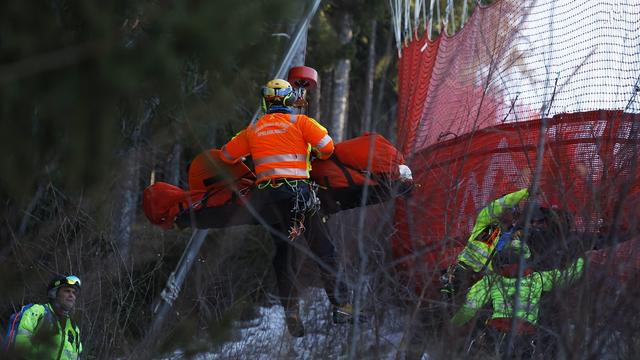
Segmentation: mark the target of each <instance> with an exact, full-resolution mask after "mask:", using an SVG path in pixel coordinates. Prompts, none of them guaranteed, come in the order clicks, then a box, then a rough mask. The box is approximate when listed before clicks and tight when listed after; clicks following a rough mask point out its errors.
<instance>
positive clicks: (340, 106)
mask: <svg viewBox="0 0 640 360" xmlns="http://www.w3.org/2000/svg"><path fill="white" fill-rule="evenodd" d="M339 27H340V28H339V39H340V44H342V45H343V46H345V47H346V46H347V45H348V44H349V43H350V42H351V40H352V39H353V31H352V19H351V14H349V13H347V12H344V13H342V14H341V15H340V25H339ZM350 72H351V60H350V59H348V58H343V59H339V60H338V61H337V62H336V68H335V70H334V73H333V98H332V101H331V103H332V105H333V107H332V111H331V136H332V137H333V140H334V141H335V142H336V143H339V142H341V141H342V140H344V138H345V135H346V134H345V130H346V123H347V111H348V109H349V74H350Z"/></svg>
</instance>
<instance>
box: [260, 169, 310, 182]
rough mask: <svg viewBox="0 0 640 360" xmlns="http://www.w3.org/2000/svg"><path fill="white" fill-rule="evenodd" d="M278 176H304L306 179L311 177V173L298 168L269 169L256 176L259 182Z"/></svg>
mask: <svg viewBox="0 0 640 360" xmlns="http://www.w3.org/2000/svg"><path fill="white" fill-rule="evenodd" d="M273 175H278V177H287V176H298V177H300V176H303V177H305V178H308V177H309V171H307V170H306V169H298V168H279V169H269V170H265V171H262V172H260V173H259V174H256V176H257V178H258V179H257V181H258V182H259V181H260V180H263V179H265V178H267V177H270V176H273Z"/></svg>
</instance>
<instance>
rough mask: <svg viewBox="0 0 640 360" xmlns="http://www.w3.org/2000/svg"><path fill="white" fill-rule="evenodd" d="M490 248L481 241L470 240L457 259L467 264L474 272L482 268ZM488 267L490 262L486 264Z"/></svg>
mask: <svg viewBox="0 0 640 360" xmlns="http://www.w3.org/2000/svg"><path fill="white" fill-rule="evenodd" d="M489 253H490V249H489V247H488V246H487V245H486V244H484V243H482V242H475V241H471V242H469V243H467V246H466V247H465V248H464V250H463V251H462V253H461V254H460V256H459V259H460V260H461V261H462V262H464V263H465V264H467V265H469V267H471V269H472V270H473V271H474V272H478V271H480V270H482V268H483V267H484V266H485V264H486V263H487V259H489ZM488 267H489V268H491V264H490V263H489V264H488Z"/></svg>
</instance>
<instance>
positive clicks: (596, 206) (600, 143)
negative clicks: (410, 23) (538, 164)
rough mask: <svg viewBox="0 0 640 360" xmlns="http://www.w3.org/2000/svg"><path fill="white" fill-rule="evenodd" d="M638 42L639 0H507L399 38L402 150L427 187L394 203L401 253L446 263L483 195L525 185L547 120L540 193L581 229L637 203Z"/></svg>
mask: <svg viewBox="0 0 640 360" xmlns="http://www.w3.org/2000/svg"><path fill="white" fill-rule="evenodd" d="M639 39H640V12H638V11H637V9H636V8H635V7H634V6H633V5H632V4H628V5H627V4H621V3H620V2H616V1H612V0H610V1H606V0H600V1H593V2H574V1H521V0H517V1H516V0H502V1H497V2H496V3H495V4H494V5H492V6H490V7H486V8H479V9H477V10H476V12H475V13H474V14H473V16H472V17H471V18H470V19H469V21H468V22H467V24H466V25H465V27H464V28H463V30H461V31H460V32H459V33H458V34H456V35H455V36H452V37H447V36H443V37H440V38H438V39H436V40H434V41H431V40H428V39H427V38H426V36H425V37H423V38H420V39H416V40H413V41H410V42H409V44H408V46H405V47H403V48H402V56H401V58H400V62H399V84H398V91H399V99H398V118H397V121H398V139H399V141H400V144H399V147H400V149H402V151H403V153H404V155H405V157H406V158H407V160H408V163H409V165H410V166H411V168H412V169H413V172H414V179H415V180H416V182H417V183H418V184H420V186H421V187H420V188H418V189H416V190H415V191H414V193H413V198H412V199H410V200H409V202H405V201H404V200H399V201H398V206H397V210H396V222H397V223H398V232H397V236H396V237H395V239H394V240H393V249H394V252H395V255H396V256H397V257H399V258H400V259H402V260H406V261H407V263H409V264H422V265H427V267H429V268H431V269H433V268H440V269H441V268H442V267H443V266H445V265H446V264H448V263H449V262H450V261H451V259H452V258H453V257H454V255H455V254H456V253H457V252H458V251H459V249H460V247H461V246H463V245H464V243H465V242H466V237H467V236H468V233H469V231H470V230H471V227H472V225H473V222H474V220H475V216H476V214H477V212H478V211H479V210H480V209H481V208H482V207H483V206H484V205H486V204H487V202H489V201H490V200H492V199H494V198H497V197H499V196H500V195H502V194H505V193H508V192H511V191H515V190H517V189H519V188H523V187H527V186H529V181H530V180H529V178H530V174H531V173H532V172H533V169H534V168H535V161H536V154H537V150H536V149H537V145H538V141H539V137H540V131H541V127H542V124H543V121H541V120H540V119H541V118H542V117H545V118H547V119H548V120H546V121H545V125H546V129H545V130H544V139H545V147H544V153H543V154H544V160H543V168H542V174H541V181H542V194H541V196H540V199H538V200H539V201H541V202H543V203H544V204H546V205H556V206H559V207H563V208H566V209H568V210H570V211H571V212H572V213H574V215H575V218H576V222H577V226H578V227H580V229H581V230H584V231H591V230H594V229H597V228H598V227H599V226H602V224H603V222H607V221H608V218H610V217H611V216H613V215H612V214H614V213H617V212H616V209H619V208H625V209H631V208H633V209H635V207H636V206H637V204H636V202H637V198H638V197H639V196H640V188H639V187H638V183H639V182H638V179H637V162H638V161H637V156H638V153H639V151H638V143H639V140H638V139H640V134H639V131H640V122H639V119H640V118H638V116H637V115H634V114H636V113H638V112H639V110H640V104H639V102H638V100H637V98H636V93H637V92H638V91H639V90H640V89H638V78H639V76H640V47H638V46H637V44H638V43H640V42H639ZM621 194H622V195H623V196H621ZM627 195H628V196H627ZM624 221H625V222H626V223H627V225H629V224H632V223H633V224H635V223H636V222H637V220H635V219H633V220H631V219H625V220H624ZM415 260H418V261H417V262H415Z"/></svg>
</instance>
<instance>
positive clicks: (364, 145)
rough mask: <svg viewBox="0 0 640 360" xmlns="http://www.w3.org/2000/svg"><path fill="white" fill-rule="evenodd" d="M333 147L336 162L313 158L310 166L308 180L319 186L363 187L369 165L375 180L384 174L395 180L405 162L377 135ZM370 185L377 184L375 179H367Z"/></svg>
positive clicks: (365, 136) (400, 155) (362, 137)
mask: <svg viewBox="0 0 640 360" xmlns="http://www.w3.org/2000/svg"><path fill="white" fill-rule="evenodd" d="M335 148H336V150H335V153H334V156H335V159H330V160H320V159H315V160H314V161H313V162H312V163H311V179H313V181H315V182H317V183H318V184H320V185H322V186H326V187H332V188H343V187H348V186H354V185H355V186H362V185H364V184H365V182H366V177H365V174H364V171H367V170H368V168H369V166H370V169H369V170H370V171H371V173H372V174H373V175H374V177H375V175H383V174H384V175H386V176H387V178H389V179H390V180H393V179H397V178H398V176H399V175H400V174H399V171H398V165H400V164H403V163H404V157H403V156H402V154H400V152H399V151H398V149H396V148H395V146H393V144H391V143H390V142H389V140H387V139H385V138H384V137H383V136H382V135H379V134H368V133H367V134H365V135H362V136H358V137H356V138H353V139H349V140H346V141H343V142H341V143H339V144H337V145H336V146H335ZM370 157H371V164H369V158H370ZM336 161H338V162H339V163H340V164H339V163H336ZM340 165H342V166H340ZM350 179H351V180H352V181H350ZM369 185H370V186H374V185H378V183H377V182H376V181H375V179H369Z"/></svg>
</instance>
